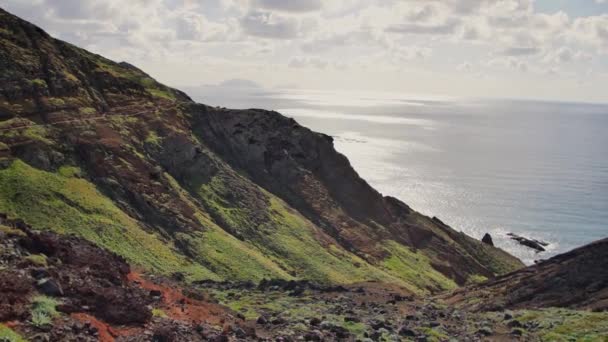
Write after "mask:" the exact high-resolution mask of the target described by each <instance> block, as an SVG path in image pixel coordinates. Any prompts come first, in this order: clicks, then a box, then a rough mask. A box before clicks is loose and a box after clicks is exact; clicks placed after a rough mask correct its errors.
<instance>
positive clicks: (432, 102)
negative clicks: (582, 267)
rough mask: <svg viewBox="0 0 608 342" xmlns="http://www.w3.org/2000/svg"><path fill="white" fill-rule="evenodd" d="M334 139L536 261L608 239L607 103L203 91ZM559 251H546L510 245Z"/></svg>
mask: <svg viewBox="0 0 608 342" xmlns="http://www.w3.org/2000/svg"><path fill="white" fill-rule="evenodd" d="M188 91H189V93H190V94H191V96H193V97H194V98H195V99H196V100H198V101H200V102H203V103H207V104H211V105H221V106H226V107H233V108H251V107H256V108H266V109H274V110H277V111H279V112H281V113H283V114H284V115H286V116H290V117H293V118H295V119H296V120H297V121H298V122H299V123H301V124H302V125H304V126H307V127H310V128H311V129H313V130H315V131H319V132H323V133H326V134H330V135H332V136H334V138H335V146H336V148H337V150H338V151H340V152H341V153H343V154H345V155H346V156H347V157H348V158H349V159H350V161H351V163H352V165H353V166H354V168H355V169H356V170H357V172H358V173H359V174H360V175H361V176H362V177H363V178H364V179H366V180H367V181H368V182H369V183H370V184H371V185H372V186H374V187H375V188H376V189H378V190H379V191H380V192H382V193H383V194H385V195H391V196H395V197H397V198H399V199H401V200H403V201H404V202H405V203H407V204H408V205H410V206H411V207H412V208H414V209H415V210H418V211H420V212H422V213H424V214H427V215H430V216H437V217H439V218H440V219H441V220H442V221H444V222H446V223H447V224H449V225H451V226H452V227H454V228H455V229H457V230H461V231H464V232H465V233H467V234H469V235H471V236H473V237H475V238H479V239H480V238H481V237H482V236H483V234H484V233H486V232H488V233H490V234H491V235H492V236H493V238H494V242H495V244H496V245H498V246H500V247H501V248H503V249H505V250H507V251H509V252H510V253H512V254H514V255H516V256H518V257H519V258H521V259H522V260H523V261H524V262H526V263H532V262H533V261H534V260H537V259H545V258H548V257H550V256H552V255H555V254H558V253H561V252H565V251H567V250H570V249H572V248H575V247H578V246H581V245H583V244H586V243H589V242H591V241H594V240H597V239H600V238H604V237H608V106H607V105H594V104H576V103H551V102H534V101H510V100H477V99H461V98H448V97H436V96H435V97H434V96H424V95H404V94H387V93H352V92H350V93H346V92H345V93H338V92H320V91H305V90H289V91H264V90H262V89H259V88H253V87H236V88H235V89H232V88H231V89H218V88H205V87H202V88H194V89H189V90H188ZM509 232H513V233H516V234H520V235H523V236H526V237H530V238H535V239H540V240H544V241H546V242H549V243H550V245H549V246H548V250H547V252H544V253H540V254H536V253H534V252H533V251H532V250H530V249H528V248H526V247H522V246H520V245H518V244H517V243H515V242H513V241H511V240H509V239H508V237H507V236H506V234H507V233H509Z"/></svg>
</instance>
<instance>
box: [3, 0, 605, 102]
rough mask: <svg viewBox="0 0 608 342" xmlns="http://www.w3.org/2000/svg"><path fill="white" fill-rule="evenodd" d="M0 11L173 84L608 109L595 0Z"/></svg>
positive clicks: (250, 1)
mask: <svg viewBox="0 0 608 342" xmlns="http://www.w3.org/2000/svg"><path fill="white" fill-rule="evenodd" d="M0 7H2V8H4V9H6V10H8V11H10V12H12V13H14V14H16V15H19V16H21V17H22V18H24V19H26V20H29V21H31V22H33V23H35V24H37V25H39V26H41V27H42V28H43V29H45V30H46V31H48V32H49V33H51V34H52V35H54V36H56V37H58V38H60V39H63V40H66V41H68V42H71V43H73V44H76V45H79V46H81V47H84V48H86V49H88V50H91V51H93V52H96V53H99V54H102V55H104V56H106V57H108V58H111V59H113V60H116V61H127V62H129V63H131V64H134V65H136V66H138V67H140V68H142V69H143V70H145V71H146V72H148V73H149V74H151V75H152V76H153V77H155V78H157V79H158V80H159V81H161V82H164V83H166V84H168V85H171V86H174V87H178V88H179V87H195V86H203V85H205V86H212V85H222V84H225V82H229V83H230V82H232V83H230V84H239V85H241V86H246V85H253V84H257V85H259V86H261V87H264V88H268V89H291V88H298V89H317V90H328V91H331V90H340V91H350V90H353V91H359V92H360V91H370V92H371V91H373V92H383V91H386V92H392V93H404V94H438V95H448V96H462V97H491V98H496V97H498V98H524V99H543V100H559V101H584V102H602V103H606V102H608V91H606V89H608V58H607V57H608V0H198V1H195V0H128V1H127V0H29V1H23V0H0ZM234 80H241V81H240V82H235V81H234Z"/></svg>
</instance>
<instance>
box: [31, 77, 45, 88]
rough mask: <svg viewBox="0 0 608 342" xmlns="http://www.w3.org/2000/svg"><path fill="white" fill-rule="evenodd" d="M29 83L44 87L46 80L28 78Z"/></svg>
mask: <svg viewBox="0 0 608 342" xmlns="http://www.w3.org/2000/svg"><path fill="white" fill-rule="evenodd" d="M30 84H31V85H33V86H35V87H39V88H46V87H47V84H46V81H45V80H43V79H40V78H35V79H33V80H30Z"/></svg>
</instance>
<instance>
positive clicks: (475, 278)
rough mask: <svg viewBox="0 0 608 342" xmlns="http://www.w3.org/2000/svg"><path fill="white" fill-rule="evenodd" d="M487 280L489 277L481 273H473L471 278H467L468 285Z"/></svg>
mask: <svg viewBox="0 0 608 342" xmlns="http://www.w3.org/2000/svg"><path fill="white" fill-rule="evenodd" d="M486 280H488V278H487V277H484V276H482V275H479V274H473V275H471V276H469V278H468V279H467V285H471V284H480V283H483V282H484V281H486Z"/></svg>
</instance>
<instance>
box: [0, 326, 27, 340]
mask: <svg viewBox="0 0 608 342" xmlns="http://www.w3.org/2000/svg"><path fill="white" fill-rule="evenodd" d="M0 341H2V342H25V341H26V340H25V339H24V338H23V337H21V336H19V334H17V333H16V332H14V331H13V330H12V329H11V328H9V327H7V326H6V325H4V324H0Z"/></svg>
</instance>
